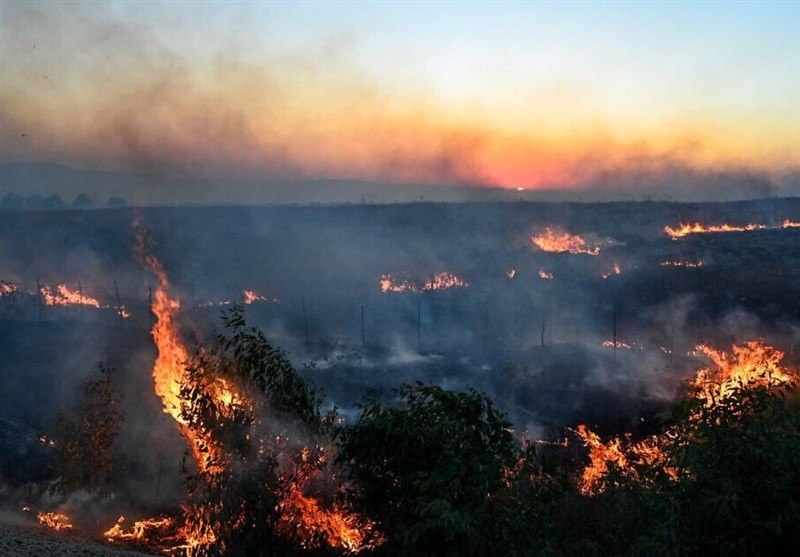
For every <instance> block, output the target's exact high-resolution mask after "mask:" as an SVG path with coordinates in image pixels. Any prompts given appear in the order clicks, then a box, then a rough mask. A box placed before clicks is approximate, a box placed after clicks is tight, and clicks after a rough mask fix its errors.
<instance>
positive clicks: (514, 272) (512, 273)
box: [506, 269, 517, 280]
mask: <svg viewBox="0 0 800 557" xmlns="http://www.w3.org/2000/svg"><path fill="white" fill-rule="evenodd" d="M506 276H507V277H508V279H509V280H512V279H513V278H514V277H515V276H517V270H516V269H509V270H508V271H506Z"/></svg>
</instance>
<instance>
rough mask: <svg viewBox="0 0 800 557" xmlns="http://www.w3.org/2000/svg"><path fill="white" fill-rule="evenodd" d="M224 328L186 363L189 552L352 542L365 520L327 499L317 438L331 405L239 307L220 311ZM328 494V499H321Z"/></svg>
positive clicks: (346, 548)
mask: <svg viewBox="0 0 800 557" xmlns="http://www.w3.org/2000/svg"><path fill="white" fill-rule="evenodd" d="M223 322H224V324H225V329H226V333H223V334H219V335H218V336H217V338H216V341H215V343H214V344H213V346H211V347H210V348H207V349H202V348H201V349H200V350H199V351H198V352H197V353H196V354H195V355H194V356H193V357H191V358H190V360H189V362H188V363H187V365H186V381H185V382H184V384H183V385H182V386H181V390H180V398H181V400H182V409H181V418H182V420H183V421H184V423H185V425H186V427H187V428H188V430H189V431H191V432H192V433H193V438H194V440H195V444H196V447H197V450H196V451H195V454H196V455H199V459H198V461H197V470H196V472H194V473H192V474H189V475H188V485H189V491H190V499H191V503H190V504H189V505H188V506H187V507H186V508H185V521H186V523H185V538H186V545H185V549H186V550H187V551H186V552H187V553H188V554H189V555H202V556H206V555H240V554H241V555H250V554H254V553H256V552H257V551H260V550H261V549H262V548H265V547H269V548H270V553H271V554H272V555H290V554H296V552H297V550H298V548H304V549H306V550H309V551H312V552H313V551H314V550H321V551H323V552H329V551H330V550H331V549H334V550H339V551H340V552H351V551H358V550H359V549H361V548H362V546H363V545H364V544H365V543H366V542H367V539H366V538H367V537H368V536H367V535H366V534H365V533H364V532H365V531H369V530H370V529H369V525H367V524H365V521H363V520H360V519H359V517H357V516H355V515H352V514H349V513H347V512H346V511H344V510H343V509H342V508H341V507H338V506H337V505H336V504H335V501H333V499H334V496H335V492H336V485H335V482H334V481H333V476H332V475H330V474H327V475H326V474H325V473H324V471H325V469H326V465H327V463H328V459H327V453H326V447H325V438H326V433H327V432H328V431H329V429H330V426H331V424H332V422H333V418H334V413H333V412H332V413H330V414H328V415H326V416H323V415H321V413H320V409H319V407H320V398H319V397H318V395H317V393H316V391H315V390H314V389H313V388H310V387H309V386H308V385H306V383H305V382H304V381H303V380H302V378H301V377H300V376H299V375H297V373H296V372H295V370H294V368H293V367H292V366H291V364H290V363H289V361H288V360H287V359H286V358H285V357H284V356H283V354H282V353H281V352H280V350H278V349H275V348H273V347H272V346H271V345H270V344H269V343H268V342H267V340H266V338H265V337H264V335H263V333H261V332H260V331H259V330H257V329H255V328H248V327H246V325H245V321H244V317H243V313H242V309H241V307H240V306H234V307H233V308H232V309H231V310H228V311H226V312H224V313H223ZM325 499H327V501H325Z"/></svg>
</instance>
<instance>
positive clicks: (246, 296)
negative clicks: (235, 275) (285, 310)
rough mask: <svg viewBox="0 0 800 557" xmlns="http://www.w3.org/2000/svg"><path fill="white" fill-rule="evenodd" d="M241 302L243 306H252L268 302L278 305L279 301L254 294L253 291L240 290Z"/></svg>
mask: <svg viewBox="0 0 800 557" xmlns="http://www.w3.org/2000/svg"><path fill="white" fill-rule="evenodd" d="M242 300H243V301H244V303H245V304H248V305H249V304H254V303H256V302H270V303H278V302H280V300H278V298H268V297H267V296H262V295H261V294H258V293H256V292H255V291H253V290H242Z"/></svg>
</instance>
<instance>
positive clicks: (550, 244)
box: [531, 228, 600, 255]
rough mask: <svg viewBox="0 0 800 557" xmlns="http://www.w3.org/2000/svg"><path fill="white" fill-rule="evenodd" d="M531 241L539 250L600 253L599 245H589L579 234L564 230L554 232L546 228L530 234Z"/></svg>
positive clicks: (588, 253)
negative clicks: (535, 233) (537, 233)
mask: <svg viewBox="0 0 800 557" xmlns="http://www.w3.org/2000/svg"><path fill="white" fill-rule="evenodd" d="M531 241H532V242H533V243H534V244H535V245H536V247H538V248H539V249H540V250H542V251H546V252H551V253H562V252H569V253H572V254H579V253H583V254H586V255H600V247H599V246H592V245H590V244H589V243H588V242H587V241H586V240H584V239H583V238H582V237H581V236H578V235H574V236H573V235H571V234H568V233H566V232H554V231H553V229H551V228H546V229H545V231H544V232H543V233H542V234H539V235H538V236H531Z"/></svg>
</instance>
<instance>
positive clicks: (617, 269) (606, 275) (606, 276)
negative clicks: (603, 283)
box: [600, 263, 622, 280]
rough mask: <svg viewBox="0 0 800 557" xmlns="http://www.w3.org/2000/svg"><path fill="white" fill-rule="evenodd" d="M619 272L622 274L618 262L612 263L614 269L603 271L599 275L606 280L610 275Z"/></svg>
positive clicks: (618, 273)
mask: <svg viewBox="0 0 800 557" xmlns="http://www.w3.org/2000/svg"><path fill="white" fill-rule="evenodd" d="M621 274H622V268H621V267H620V266H619V263H614V269H613V270H612V271H610V272H608V273H603V274H602V275H600V276H601V277H603V280H606V279H608V278H609V277H610V276H612V275H621Z"/></svg>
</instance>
